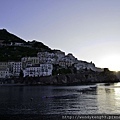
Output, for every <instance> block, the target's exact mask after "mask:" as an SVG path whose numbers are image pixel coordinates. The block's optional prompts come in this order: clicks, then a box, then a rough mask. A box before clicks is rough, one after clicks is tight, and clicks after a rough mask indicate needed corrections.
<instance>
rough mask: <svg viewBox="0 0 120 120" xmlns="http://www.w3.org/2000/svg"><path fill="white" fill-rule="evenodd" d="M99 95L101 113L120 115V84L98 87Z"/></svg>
mask: <svg viewBox="0 0 120 120" xmlns="http://www.w3.org/2000/svg"><path fill="white" fill-rule="evenodd" d="M97 93H98V97H97V99H98V108H99V112H100V113H106V114H119V113H120V94H119V93H120V83H115V84H110V85H107V86H106V85H102V86H98V89H97Z"/></svg>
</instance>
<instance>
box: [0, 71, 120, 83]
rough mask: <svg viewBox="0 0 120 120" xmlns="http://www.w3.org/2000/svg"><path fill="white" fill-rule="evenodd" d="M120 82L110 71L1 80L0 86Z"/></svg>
mask: <svg viewBox="0 0 120 120" xmlns="http://www.w3.org/2000/svg"><path fill="white" fill-rule="evenodd" d="M119 81H120V80H119V79H118V78H117V76H116V75H115V74H114V73H113V72H111V71H104V72H94V71H81V72H80V73H76V74H60V75H54V76H46V77H45V76H43V77H25V78H22V77H19V78H9V79H1V80H0V84H20V85H80V84H89V83H102V82H104V83H113V82H119Z"/></svg>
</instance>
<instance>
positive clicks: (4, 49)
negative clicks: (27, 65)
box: [0, 29, 52, 61]
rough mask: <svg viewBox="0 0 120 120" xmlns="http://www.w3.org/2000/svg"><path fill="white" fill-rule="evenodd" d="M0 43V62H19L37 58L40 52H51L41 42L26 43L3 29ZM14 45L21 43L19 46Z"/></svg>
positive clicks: (0, 34)
mask: <svg viewBox="0 0 120 120" xmlns="http://www.w3.org/2000/svg"><path fill="white" fill-rule="evenodd" d="M0 41H2V42H0V61H20V60H21V58H22V57H32V56H37V53H38V52H41V51H49V52H51V51H52V50H51V49H50V48H49V47H48V46H46V45H44V44H43V43H42V42H38V41H35V40H34V41H28V42H26V41H25V40H23V39H21V38H19V37H17V36H16V35H14V34H11V33H9V32H8V31H7V30H5V29H2V30H0ZM11 43H14V44H11ZM15 43H21V45H17V44H15Z"/></svg>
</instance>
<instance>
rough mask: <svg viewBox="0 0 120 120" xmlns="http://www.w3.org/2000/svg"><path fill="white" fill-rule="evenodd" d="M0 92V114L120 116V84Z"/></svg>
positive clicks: (18, 88)
mask: <svg viewBox="0 0 120 120" xmlns="http://www.w3.org/2000/svg"><path fill="white" fill-rule="evenodd" d="M95 86H97V87H95ZM0 89H1V90H0V96H2V97H0V114H8V113H9V114H103V113H105V114H120V83H115V84H104V83H103V84H96V85H81V86H63V87H62V86H0ZM31 98H32V100H31Z"/></svg>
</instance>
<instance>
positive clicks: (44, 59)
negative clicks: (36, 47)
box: [37, 52, 55, 64]
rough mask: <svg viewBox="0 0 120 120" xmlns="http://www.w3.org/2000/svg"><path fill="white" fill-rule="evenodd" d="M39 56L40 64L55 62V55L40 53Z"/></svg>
mask: <svg viewBox="0 0 120 120" xmlns="http://www.w3.org/2000/svg"><path fill="white" fill-rule="evenodd" d="M37 56H38V57H39V61H40V63H43V64H45V63H48V64H53V63H54V62H55V54H54V53H49V52H38V53H37Z"/></svg>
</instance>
